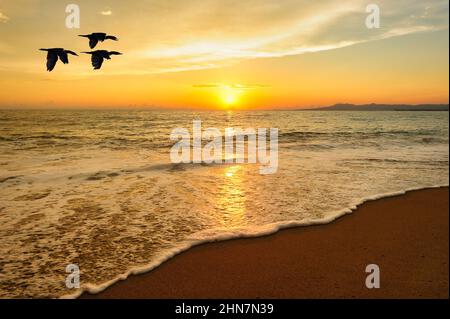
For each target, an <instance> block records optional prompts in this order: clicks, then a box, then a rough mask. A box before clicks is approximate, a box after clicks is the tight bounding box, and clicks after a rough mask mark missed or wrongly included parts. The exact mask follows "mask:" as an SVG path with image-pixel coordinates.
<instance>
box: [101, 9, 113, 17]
mask: <svg viewBox="0 0 450 319" xmlns="http://www.w3.org/2000/svg"><path fill="white" fill-rule="evenodd" d="M100 14H101V15H102V16H110V15H112V14H113V13H112V11H111V10H104V11H101V12H100Z"/></svg>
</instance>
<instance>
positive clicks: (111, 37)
mask: <svg viewBox="0 0 450 319" xmlns="http://www.w3.org/2000/svg"><path fill="white" fill-rule="evenodd" d="M105 40H114V41H119V39H118V38H117V37H115V36H113V35H107V36H106V37H105Z"/></svg>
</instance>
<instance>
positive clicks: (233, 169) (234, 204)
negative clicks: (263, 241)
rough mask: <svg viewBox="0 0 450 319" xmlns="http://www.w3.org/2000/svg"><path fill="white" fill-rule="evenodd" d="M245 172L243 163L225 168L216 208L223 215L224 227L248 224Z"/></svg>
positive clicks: (222, 222)
mask: <svg viewBox="0 0 450 319" xmlns="http://www.w3.org/2000/svg"><path fill="white" fill-rule="evenodd" d="M243 172H244V169H243V167H242V165H233V166H227V167H225V168H224V169H223V183H222V184H221V185H220V187H219V189H218V194H217V200H216V208H217V211H218V212H220V216H221V220H220V221H219V223H220V225H221V226H222V227H223V228H227V229H231V228H237V227H242V226H246V225H247V218H246V202H247V198H246V193H245V188H244V187H245V185H244V180H243V178H242V176H243Z"/></svg>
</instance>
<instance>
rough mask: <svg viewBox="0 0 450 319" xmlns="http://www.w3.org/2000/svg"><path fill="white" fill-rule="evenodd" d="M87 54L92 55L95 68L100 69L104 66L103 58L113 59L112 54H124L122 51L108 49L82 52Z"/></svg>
mask: <svg viewBox="0 0 450 319" xmlns="http://www.w3.org/2000/svg"><path fill="white" fill-rule="evenodd" d="M81 53H85V54H90V55H92V58H91V61H92V66H93V67H94V70H99V69H101V67H102V64H103V60H104V59H106V60H111V55H122V53H120V52H116V51H106V50H97V51H92V52H81Z"/></svg>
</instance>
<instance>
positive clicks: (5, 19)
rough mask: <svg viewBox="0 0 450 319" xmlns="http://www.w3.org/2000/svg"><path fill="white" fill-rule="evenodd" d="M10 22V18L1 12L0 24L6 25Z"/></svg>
mask: <svg viewBox="0 0 450 319" xmlns="http://www.w3.org/2000/svg"><path fill="white" fill-rule="evenodd" d="M8 21H9V17H8V16H6V15H5V14H3V13H2V12H0V23H6V22H8Z"/></svg>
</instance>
